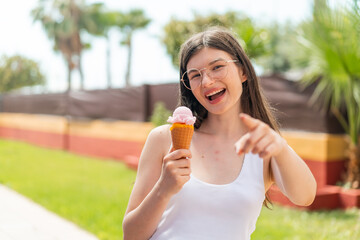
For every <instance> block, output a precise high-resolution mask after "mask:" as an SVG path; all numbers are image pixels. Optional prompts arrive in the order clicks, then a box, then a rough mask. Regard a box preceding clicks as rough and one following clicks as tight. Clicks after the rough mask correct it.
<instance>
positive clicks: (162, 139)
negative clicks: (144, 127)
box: [143, 124, 171, 157]
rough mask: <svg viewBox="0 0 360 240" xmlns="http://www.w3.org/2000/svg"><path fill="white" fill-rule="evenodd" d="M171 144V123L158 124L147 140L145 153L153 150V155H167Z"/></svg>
mask: <svg viewBox="0 0 360 240" xmlns="http://www.w3.org/2000/svg"><path fill="white" fill-rule="evenodd" d="M170 145H171V135H170V125H169V124H166V125H162V126H158V127H155V128H154V129H152V130H151V131H150V133H149V135H148V137H147V140H146V142H145V146H144V149H143V154H145V155H147V153H150V152H151V154H150V155H152V156H154V154H155V155H158V157H160V156H159V155H163V156H165V155H166V153H167V152H168V151H169V149H170Z"/></svg>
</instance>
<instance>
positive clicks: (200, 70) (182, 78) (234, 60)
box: [180, 58, 239, 91]
mask: <svg viewBox="0 0 360 240" xmlns="http://www.w3.org/2000/svg"><path fill="white" fill-rule="evenodd" d="M221 60H223V61H225V62H226V63H229V62H239V60H237V59H231V60H225V59H222V58H217V59H215V60H213V61H211V62H210V63H209V64H208V66H209V65H211V64H213V63H215V62H217V61H221ZM207 68H208V67H204V68H202V69H197V68H190V69H189V70H197V71H199V72H200V74H201V72H202V71H204V70H206V69H207ZM189 70H187V71H185V72H184V73H183V75H182V76H181V79H180V81H181V82H182V83H183V85H184V87H185V88H187V89H188V90H190V91H191V85H190V79H187V81H189V85H190V88H189V87H188V86H186V83H185V81H186V80H184V76H185V74H187V72H188V71H189ZM226 74H227V73H226ZM201 77H203V75H202V74H201ZM222 79H223V78H222ZM202 81H203V79H201V80H200V85H201V84H202Z"/></svg>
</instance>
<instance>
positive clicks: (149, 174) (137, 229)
mask: <svg viewBox="0 0 360 240" xmlns="http://www.w3.org/2000/svg"><path fill="white" fill-rule="evenodd" d="M170 143H171V138H170V135H169V126H167V125H165V126H161V127H158V128H155V129H154V130H152V131H151V133H150V134H149V136H148V139H147V140H146V143H145V146H144V149H143V151H142V153H141V156H140V161H139V167H138V172H137V177H136V181H135V185H134V188H133V191H132V193H131V196H130V199H129V204H128V207H127V210H126V213H125V216H124V220H123V230H124V239H131V240H136V239H142V240H143V239H149V238H150V237H151V236H152V235H153V233H154V232H155V230H156V228H157V225H158V223H159V221H160V219H161V216H162V214H163V212H164V210H165V208H166V206H167V204H168V202H169V200H170V198H171V196H172V195H173V194H175V193H176V192H177V191H179V190H180V189H181V187H182V186H183V184H185V182H186V181H187V180H188V177H189V174H190V168H189V160H188V159H185V158H186V157H191V155H190V152H189V151H188V150H177V151H174V152H172V153H168V149H170Z"/></svg>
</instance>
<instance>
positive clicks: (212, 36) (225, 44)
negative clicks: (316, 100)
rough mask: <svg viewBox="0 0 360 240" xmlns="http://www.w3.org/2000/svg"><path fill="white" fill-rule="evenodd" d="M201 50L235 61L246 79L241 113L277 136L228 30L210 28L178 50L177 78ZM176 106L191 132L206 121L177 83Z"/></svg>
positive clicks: (246, 60) (204, 113) (256, 84)
mask: <svg viewBox="0 0 360 240" xmlns="http://www.w3.org/2000/svg"><path fill="white" fill-rule="evenodd" d="M203 48H214V49H219V50H222V51H225V52H227V53H228V54H230V55H231V56H232V57H233V58H232V59H237V60H238V64H239V65H240V67H241V68H242V70H243V73H244V74H245V75H246V77H247V80H246V81H245V82H243V83H242V88H243V92H242V95H241V108H242V111H243V112H244V113H246V114H248V115H250V116H251V117H253V118H256V119H260V120H261V121H263V122H264V123H266V124H268V125H269V126H270V127H271V128H273V129H274V130H275V131H277V132H279V127H278V124H277V121H276V119H275V118H274V116H273V114H272V111H274V109H273V108H271V107H270V105H269V104H268V102H267V100H266V99H265V97H264V95H263V93H262V89H261V87H260V86H259V80H258V78H257V76H256V74H255V70H254V67H253V66H252V64H251V62H250V60H249V58H248V56H247V55H246V54H245V51H244V50H243V48H242V47H241V45H240V43H239V41H238V40H237V39H236V38H235V37H234V35H233V34H232V33H231V32H230V31H229V30H227V29H224V28H220V27H212V28H209V29H208V30H206V31H204V32H200V33H198V34H195V35H194V36H192V37H191V38H189V39H188V40H187V41H186V42H185V43H184V44H183V45H182V46H181V50H180V77H181V76H183V74H184V73H185V72H186V67H187V64H188V62H189V60H190V58H191V57H192V56H193V55H194V54H196V53H197V52H198V51H200V50H201V49H203ZM184 81H188V79H184ZM180 105H181V106H186V107H188V108H190V109H191V111H192V112H193V114H194V116H195V117H196V122H195V128H196V129H198V128H199V127H200V126H201V123H202V122H203V120H204V119H206V118H207V114H208V111H207V110H206V109H205V108H204V107H203V106H202V105H201V104H200V103H199V102H198V100H197V99H196V98H195V96H194V95H193V93H192V91H190V90H188V89H187V88H185V87H184V85H183V84H181V83H180ZM270 174H271V172H270ZM268 203H271V202H270V200H269V197H268V195H267V194H266V200H265V202H264V204H265V206H266V207H268Z"/></svg>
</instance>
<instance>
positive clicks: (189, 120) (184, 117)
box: [167, 106, 196, 125]
mask: <svg viewBox="0 0 360 240" xmlns="http://www.w3.org/2000/svg"><path fill="white" fill-rule="evenodd" d="M167 121H168V122H169V123H173V124H174V123H184V124H186V125H193V124H194V123H195V121H196V117H194V116H193V114H192V112H191V110H190V109H189V108H187V107H184V106H181V107H178V108H176V109H175V111H174V113H173V115H172V116H170V117H169V119H168V120H167Z"/></svg>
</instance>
